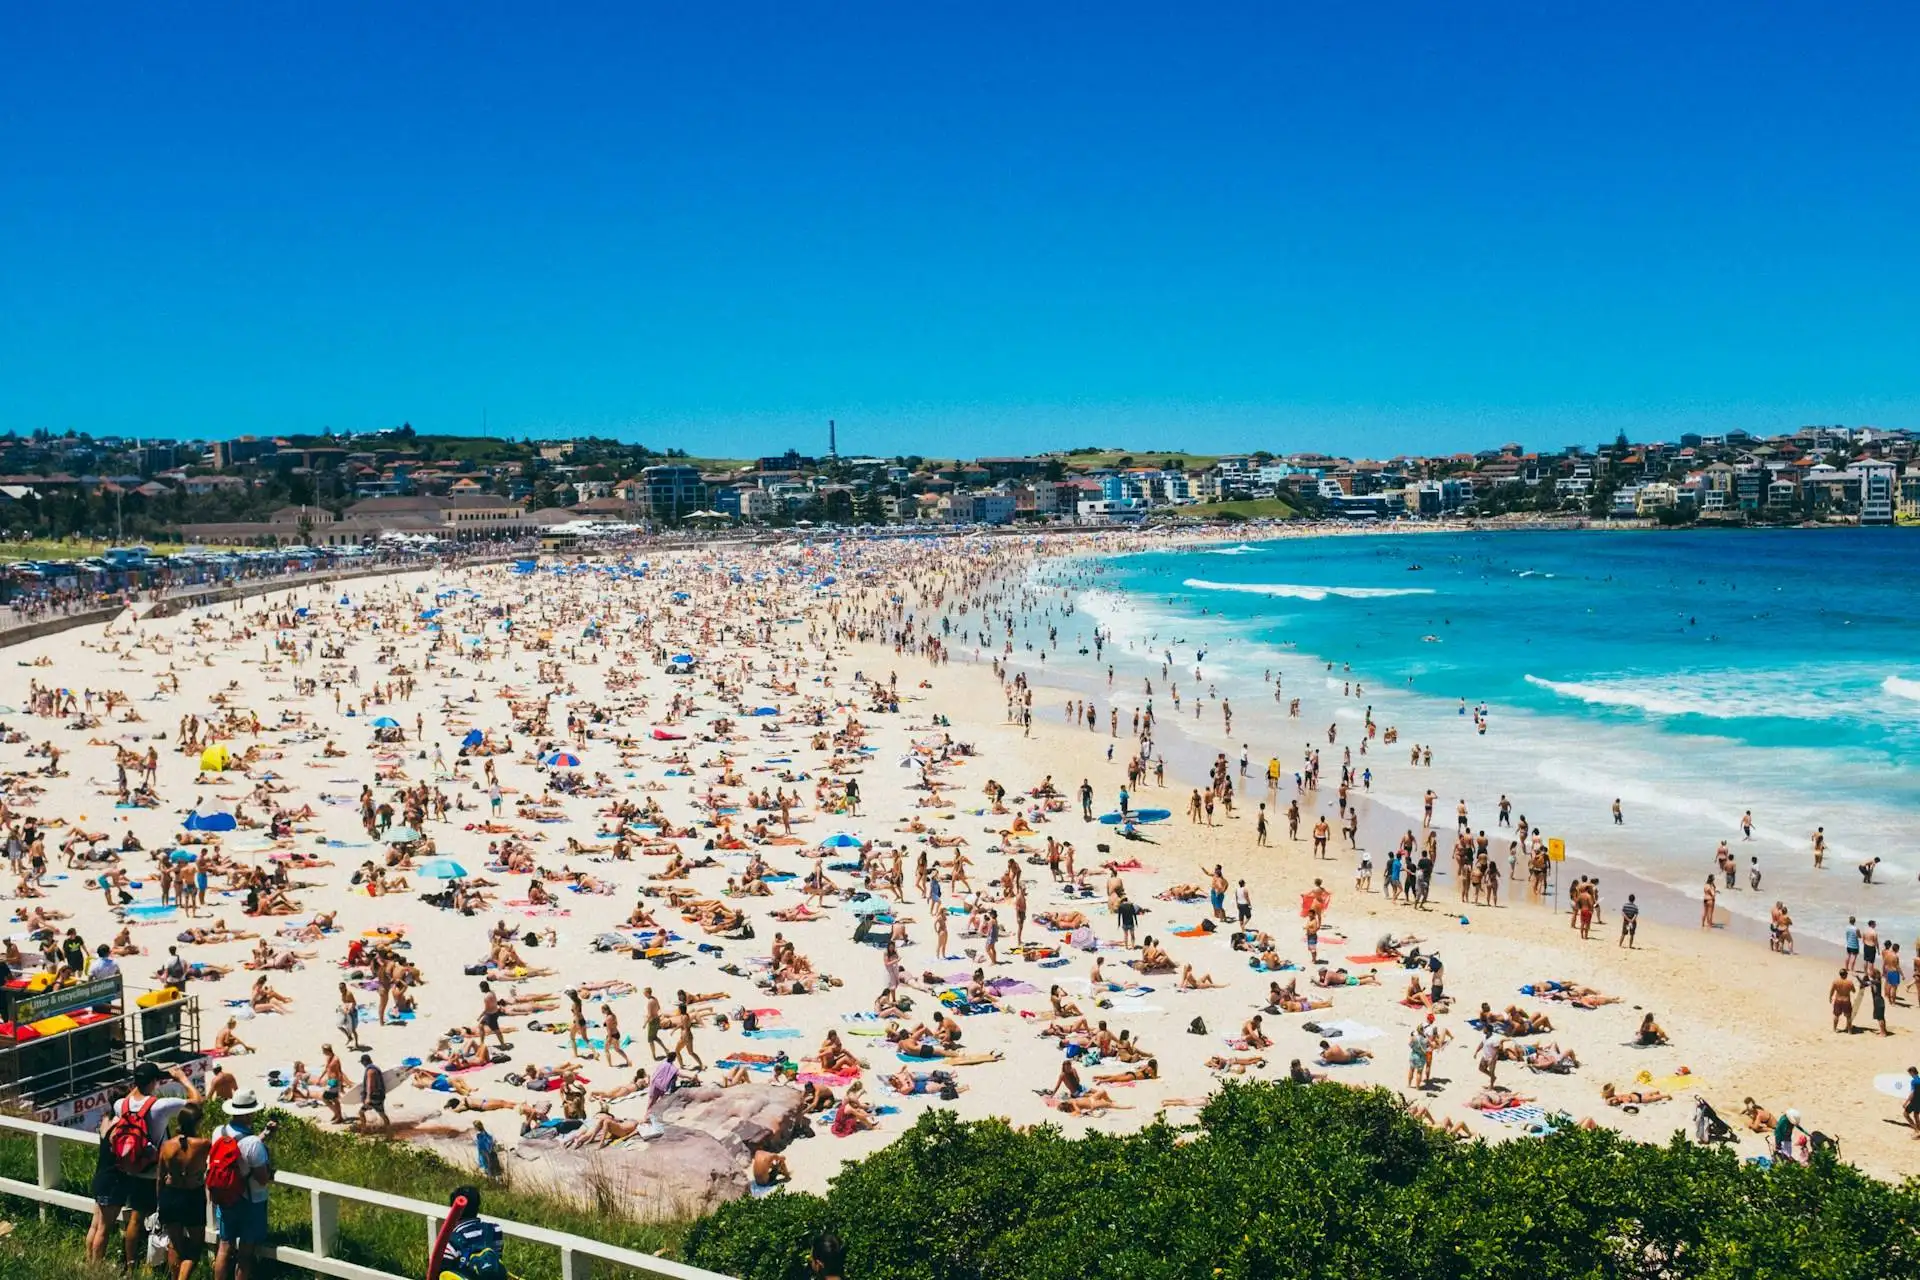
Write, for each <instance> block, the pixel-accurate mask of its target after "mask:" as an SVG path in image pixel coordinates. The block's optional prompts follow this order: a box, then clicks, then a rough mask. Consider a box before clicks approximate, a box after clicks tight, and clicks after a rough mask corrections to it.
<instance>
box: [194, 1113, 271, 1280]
mask: <svg viewBox="0 0 1920 1280" xmlns="http://www.w3.org/2000/svg"><path fill="white" fill-rule="evenodd" d="M259 1113H260V1099H259V1098H257V1097H256V1096H254V1092H253V1090H251V1089H243V1090H241V1091H240V1092H239V1093H236V1094H234V1095H233V1099H232V1101H230V1102H228V1103H227V1123H225V1124H223V1125H221V1126H220V1127H219V1128H218V1129H216V1130H214V1132H213V1147H212V1149H210V1150H209V1151H208V1152H207V1199H208V1200H210V1201H212V1202H213V1225H214V1233H215V1235H217V1236H218V1237H219V1239H220V1251H219V1252H218V1253H217V1254H215V1255H214V1259H213V1276H214V1280H252V1277H253V1261H254V1252H255V1251H256V1250H257V1249H258V1248H259V1247H260V1245H262V1244H264V1243H265V1242H266V1239H267V1189H268V1187H270V1186H271V1185H272V1184H273V1157H272V1155H270V1154H269V1153H268V1151H267V1142H266V1140H267V1138H269V1137H270V1136H272V1134H273V1125H272V1124H271V1123H269V1124H267V1125H266V1127H265V1128H263V1129H261V1130H260V1132H259V1133H257V1134H256V1133H255V1132H254V1131H253V1118H254V1117H255V1116H256V1115H258V1114H259Z"/></svg>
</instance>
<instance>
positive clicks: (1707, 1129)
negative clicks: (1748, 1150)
mask: <svg viewBox="0 0 1920 1280" xmlns="http://www.w3.org/2000/svg"><path fill="white" fill-rule="evenodd" d="M1693 1137H1694V1140H1695V1141H1696V1142H1698V1143H1699V1144H1700V1145H1701V1146H1709V1145H1712V1144H1716V1143H1724V1142H1738V1141H1739V1136H1738V1135H1737V1134H1735V1133H1734V1131H1733V1126H1732V1125H1729V1124H1728V1123H1727V1122H1726V1121H1725V1120H1722V1119H1721V1118H1720V1114H1719V1112H1717V1111H1715V1110H1714V1109H1713V1106H1712V1104H1711V1103H1709V1102H1708V1101H1707V1100H1706V1099H1705V1098H1703V1097H1701V1096H1700V1095H1699V1094H1695V1095H1694V1098H1693Z"/></svg>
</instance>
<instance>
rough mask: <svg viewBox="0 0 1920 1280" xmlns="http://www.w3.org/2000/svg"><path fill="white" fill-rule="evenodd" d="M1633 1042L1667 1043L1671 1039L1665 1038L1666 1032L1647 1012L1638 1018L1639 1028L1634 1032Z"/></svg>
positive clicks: (1647, 1043) (1643, 1043)
mask: <svg viewBox="0 0 1920 1280" xmlns="http://www.w3.org/2000/svg"><path fill="white" fill-rule="evenodd" d="M1634 1043H1636V1044H1640V1045H1658V1044H1669V1043H1671V1041H1669V1040H1668V1039H1667V1033H1666V1032H1665V1031H1663V1030H1661V1029H1660V1024H1659V1023H1657V1022H1655V1021H1654V1020H1653V1015H1652V1014H1651V1013H1649V1014H1648V1015H1647V1016H1646V1017H1644V1018H1642V1019H1640V1030H1639V1031H1637V1032H1635V1033H1634Z"/></svg>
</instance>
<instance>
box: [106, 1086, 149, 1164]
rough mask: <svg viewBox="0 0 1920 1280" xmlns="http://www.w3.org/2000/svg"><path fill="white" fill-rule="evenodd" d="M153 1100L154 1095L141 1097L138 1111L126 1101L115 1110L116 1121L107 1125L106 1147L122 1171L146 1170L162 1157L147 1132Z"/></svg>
mask: <svg viewBox="0 0 1920 1280" xmlns="http://www.w3.org/2000/svg"><path fill="white" fill-rule="evenodd" d="M153 1103H154V1100H153V1099H152V1098H142V1099H141V1100H140V1106H139V1108H138V1109H137V1110H136V1109H135V1108H134V1107H132V1106H131V1105H129V1104H128V1103H125V1102H123V1103H121V1109H120V1110H118V1111H116V1112H114V1115H113V1123H112V1124H111V1125H108V1126H107V1150H108V1151H110V1152H112V1153H113V1167H114V1168H116V1169H118V1170H119V1171H120V1172H122V1173H133V1174H140V1173H145V1172H147V1171H148V1170H149V1169H151V1168H153V1166H154V1164H155V1163H156V1162H158V1160H159V1159H160V1152H159V1150H158V1149H157V1148H156V1147H155V1146H154V1145H153V1138H152V1136H151V1135H149V1134H148V1132H147V1113H148V1112H149V1111H152V1110H153Z"/></svg>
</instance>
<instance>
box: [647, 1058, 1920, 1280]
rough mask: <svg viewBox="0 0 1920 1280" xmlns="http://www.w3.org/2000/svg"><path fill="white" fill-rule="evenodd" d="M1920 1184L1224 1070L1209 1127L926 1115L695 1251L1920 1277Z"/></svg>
mask: <svg viewBox="0 0 1920 1280" xmlns="http://www.w3.org/2000/svg"><path fill="white" fill-rule="evenodd" d="M1917 1225H1920V1183H1913V1182H1909V1183H1908V1184H1906V1185H1904V1186H1892V1185H1889V1184H1886V1183H1883V1182H1878V1181H1875V1180H1874V1179H1871V1178H1869V1177H1867V1176H1866V1175H1864V1174H1862V1173H1860V1172H1859V1171H1858V1170H1856V1169H1853V1168H1851V1167H1850V1166H1846V1165H1842V1164H1840V1163H1838V1162H1837V1161H1835V1160H1833V1159H1831V1158H1829V1157H1821V1158H1820V1159H1818V1160H1816V1162H1815V1164H1814V1165H1812V1166H1811V1167H1808V1168H1801V1167H1799V1166H1789V1167H1785V1168H1781V1169H1777V1170H1771V1171H1769V1170H1764V1169H1761V1168H1759V1167H1756V1166H1754V1165H1750V1164H1746V1163H1743V1162H1742V1161H1740V1160H1739V1159H1738V1158H1737V1157H1735V1156H1734V1155H1732V1154H1729V1153H1725V1152H1721V1151H1715V1150H1707V1149H1703V1148H1700V1147H1696V1146H1693V1145H1692V1144H1690V1143H1688V1142H1686V1141H1685V1140H1684V1139H1682V1138H1680V1137H1679V1136H1677V1135H1676V1138H1675V1140H1674V1141H1673V1142H1672V1143H1671V1144H1669V1145H1667V1146H1664V1147H1662V1146H1652V1145H1647V1144H1643V1143H1635V1142H1631V1141H1629V1140H1627V1139H1625V1138H1622V1137H1620V1136H1619V1135H1618V1134H1615V1133H1613V1132H1611V1131H1609V1130H1583V1129H1578V1128H1567V1129H1563V1130H1561V1131H1559V1132H1556V1133H1554V1134H1553V1135H1551V1136H1549V1137H1547V1138H1544V1139H1541V1140H1537V1141H1535V1140H1529V1141H1515V1142H1504V1143H1497V1144H1486V1143H1480V1142H1461V1141H1455V1140H1451V1139H1447V1138H1443V1137H1440V1136H1439V1135H1437V1134H1436V1133H1434V1132H1433V1131H1431V1130H1429V1129H1427V1128H1426V1127H1425V1126H1423V1125H1422V1124H1420V1123H1419V1122H1417V1121H1415V1120H1414V1119H1412V1118H1411V1117H1409V1116H1408V1115H1407V1114H1406V1111H1405V1109H1404V1108H1403V1107H1402V1105H1401V1104H1400V1102H1399V1100H1398V1099H1397V1098H1395V1097H1394V1096H1393V1095H1392V1094H1390V1093H1388V1092H1387V1091H1385V1090H1370V1091H1361V1090H1353V1089H1347V1088H1343V1087H1340V1086H1335V1085H1318V1086H1310V1087H1302V1086H1297V1085H1291V1084H1266V1083H1251V1084H1229V1085H1228V1086H1227V1087H1226V1088H1224V1089H1223V1090H1222V1091H1221V1092H1220V1093H1219V1094H1218V1095H1216V1096H1215V1098H1214V1099H1213V1100H1212V1101H1211V1102H1210V1103H1209V1104H1208V1105H1207V1107H1206V1109H1205V1110H1204V1111H1203V1112H1202V1114H1201V1123H1200V1125H1199V1127H1198V1128H1197V1129H1193V1130H1178V1129H1175V1128H1172V1127H1170V1126H1167V1125H1165V1124H1155V1125H1152V1126H1149V1127H1148V1128H1146V1129H1144V1130H1142V1131H1140V1132H1138V1133H1135V1134H1129V1135H1125V1136H1114V1135H1110V1134H1103V1133H1097V1132H1096V1133H1090V1134H1088V1135H1087V1136H1085V1137H1081V1138H1074V1139H1069V1138H1067V1137H1065V1136H1064V1135H1062V1134H1061V1133H1060V1132H1059V1131H1058V1130H1057V1129H1055V1128H1051V1127H1041V1128H1036V1129H1029V1130H1020V1129H1015V1128H1013V1127H1011V1126H1009V1125H1007V1124H1006V1123H1004V1122H1001V1121H975V1122H962V1121H960V1120H958V1119H957V1118H955V1116H954V1115H953V1114H952V1113H951V1112H945V1111H933V1112H929V1113H928V1114H926V1115H924V1116H922V1117H921V1118H920V1120H919V1122H918V1123H917V1124H915V1125H914V1126H913V1128H911V1129H909V1130H908V1131H907V1132H906V1133H905V1134H903V1135H902V1136H901V1137H900V1138H899V1139H898V1140H897V1141H895V1142H894V1143H893V1144H891V1145H890V1146H888V1147H886V1148H884V1149H882V1150H880V1151H878V1152H876V1153H874V1154H873V1155H871V1156H869V1157H867V1158H866V1159H865V1160H862V1161H860V1162H858V1163H856V1164H853V1165H850V1166H849V1167H848V1168H847V1169H845V1170H844V1171H843V1172H842V1173H841V1174H840V1176H839V1177H838V1178H837V1179H835V1181H834V1183H833V1185H832V1187H831V1189H830V1190H829V1192H828V1194H827V1195H826V1196H824V1197H820V1196H810V1195H793V1194H782V1195H777V1196H773V1197H769V1198H767V1199H764V1200H758V1201H744V1202H740V1203H736V1204H732V1205H728V1206H726V1207H725V1208H723V1209H721V1210H720V1211H719V1212H718V1213H716V1214H713V1215H712V1216H710V1217H708V1218H706V1219H703V1220H702V1221H700V1222H698V1223H696V1224H695V1225H694V1227H693V1229H692V1231H691V1232H690V1233H689V1234H688V1236H687V1238H686V1242H685V1248H684V1256H685V1258H686V1259H687V1260H688V1261H690V1262H693V1263H695V1264H697V1265H700V1266H704V1267H708V1268H711V1269H713V1270H717V1271H722V1272H726V1273H728V1274H731V1275H738V1276H741V1277H745V1278H746V1280H801V1277H803V1276H805V1275H806V1274H807V1271H806V1259H807V1254H808V1250H809V1247H810V1244H811V1241H812V1239H813V1237H814V1235H815V1234H816V1233H818V1232H819V1231H821V1230H823V1229H831V1230H833V1231H835V1232H837V1233H838V1234H839V1235H840V1236H841V1237H842V1239H844V1240H845V1241H846V1243H847V1247H848V1259H847V1270H848V1274H849V1275H853V1276H860V1277H869V1276H872V1277H879V1276H884V1277H888V1278H889V1280H1016V1278H1018V1280H1101V1278H1103V1277H1112V1278H1113V1280H1174V1278H1175V1277H1194V1276H1200V1277H1221V1278H1223V1280H1271V1278H1273V1277H1316V1278H1324V1280H1355V1278H1356V1277H1365V1278H1366V1280H1416V1278H1418V1280H1436V1278H1439V1277H1462V1278H1465V1277H1474V1278H1475V1280H1480V1278H1482V1277H1486V1278H1492V1280H1559V1278H1561V1277H1642V1278H1644V1280H1656V1278H1657V1280H1684V1278H1686V1277H1700V1278H1702V1280H1721V1278H1722V1277H1725V1278H1727V1280H1731V1278H1732V1277H1736V1276H1739V1277H1747V1276H1765V1275H1780V1276H1787V1275H1795V1276H1799V1275H1806V1276H1820V1277H1826V1278H1828V1280H1887V1278H1889V1277H1897V1276H1915V1275H1920V1245H1917V1243H1916V1226H1917Z"/></svg>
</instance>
